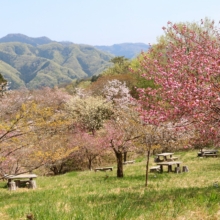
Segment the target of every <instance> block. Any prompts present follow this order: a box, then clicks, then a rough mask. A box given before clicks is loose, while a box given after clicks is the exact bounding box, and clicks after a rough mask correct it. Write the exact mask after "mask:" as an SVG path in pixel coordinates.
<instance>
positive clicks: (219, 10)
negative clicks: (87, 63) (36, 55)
mask: <svg viewBox="0 0 220 220" xmlns="http://www.w3.org/2000/svg"><path fill="white" fill-rule="evenodd" d="M0 8H1V13H0V23H1V26H0V38H1V37H4V36H5V35H7V34H10V33H21V34H25V35H27V36H29V37H42V36H46V37H49V38H50V39H51V40H55V41H71V42H73V43H77V44H79V43H83V44H89V45H113V44H118V43H125V42H131V43H138V42H142V43H146V44H148V43H155V42H156V39H157V37H159V36H161V35H162V34H163V31H162V26H166V24H167V21H171V22H186V21H188V22H193V21H200V19H203V18H205V17H208V18H210V19H212V20H215V21H216V23H218V21H219V20H220V0H0Z"/></svg>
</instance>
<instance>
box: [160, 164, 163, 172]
mask: <svg viewBox="0 0 220 220" xmlns="http://www.w3.org/2000/svg"><path fill="white" fill-rule="evenodd" d="M160 172H161V173H163V165H160Z"/></svg>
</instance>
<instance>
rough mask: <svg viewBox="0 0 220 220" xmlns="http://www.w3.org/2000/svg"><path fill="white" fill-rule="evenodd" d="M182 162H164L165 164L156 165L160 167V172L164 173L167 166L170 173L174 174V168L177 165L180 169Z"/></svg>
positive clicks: (158, 163)
mask: <svg viewBox="0 0 220 220" xmlns="http://www.w3.org/2000/svg"><path fill="white" fill-rule="evenodd" d="M181 163H182V162H181V161H164V162H157V163H156V164H157V165H159V166H160V172H161V173H162V172H163V167H164V166H167V167H168V169H167V170H168V172H173V171H174V170H172V166H173V165H176V167H178V168H180V164H181Z"/></svg>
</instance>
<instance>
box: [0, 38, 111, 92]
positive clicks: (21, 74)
mask: <svg viewBox="0 0 220 220" xmlns="http://www.w3.org/2000/svg"><path fill="white" fill-rule="evenodd" d="M22 36H23V35H22ZM22 36H20V35H19V38H13V37H12V36H11V39H12V41H15V40H16V39H17V40H18V41H23V42H27V43H21V42H5V43H0V72H1V73H2V75H3V76H4V77H5V78H6V79H7V80H8V81H10V82H11V88H12V89H16V88H19V87H23V86H25V87H27V88H29V89H34V88H39V87H42V86H49V87H53V86H55V85H59V84H65V83H70V82H72V81H73V80H74V79H81V78H85V77H90V76H93V75H98V74H100V73H101V72H102V71H103V70H104V69H105V68H106V67H108V66H109V65H110V63H109V60H110V59H111V58H112V57H113V56H112V55H109V54H106V53H105V52H102V51H99V50H97V49H96V48H94V47H92V46H89V45H77V44H73V43H68V44H67V43H58V42H53V41H50V42H49V43H47V42H48V41H42V40H41V41H39V39H37V40H36V41H33V39H30V38H28V37H22ZM25 39H26V41H25ZM43 39H46V38H43ZM3 40H4V41H9V39H8V38H7V39H6V38H4V39H3ZM3 40H2V39H1V41H3ZM39 42H40V43H41V44H39ZM44 42H46V43H44ZM30 43H32V44H30ZM42 43H43V44H42ZM35 45H36V46H35Z"/></svg>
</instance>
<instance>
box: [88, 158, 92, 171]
mask: <svg viewBox="0 0 220 220" xmlns="http://www.w3.org/2000/svg"><path fill="white" fill-rule="evenodd" d="M88 165H89V166H88V168H89V170H92V159H91V158H89V164H88Z"/></svg>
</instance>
